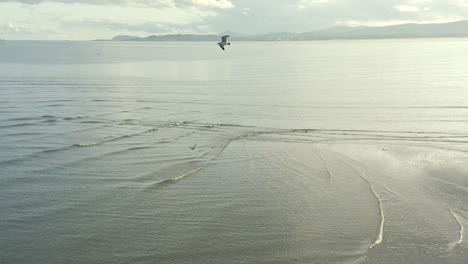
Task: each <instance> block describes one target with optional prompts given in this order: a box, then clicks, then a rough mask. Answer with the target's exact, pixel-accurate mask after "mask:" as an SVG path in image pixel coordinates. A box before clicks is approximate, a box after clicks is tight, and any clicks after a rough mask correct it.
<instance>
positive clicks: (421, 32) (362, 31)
mask: <svg viewBox="0 0 468 264" xmlns="http://www.w3.org/2000/svg"><path fill="white" fill-rule="evenodd" d="M221 35H230V36H231V39H232V40H236V41H301V40H331V39H396V38H463V37H468V20H463V21H458V22H450V23H439V24H415V23H411V24H401V25H394V26H382V27H365V26H362V27H346V26H337V27H332V28H327V29H322V30H316V31H310V32H304V33H290V32H281V33H267V34H261V35H244V34H239V33H235V32H230V31H228V32H224V33H221V34H218V35H216V34H209V35H196V34H169V35H152V36H148V37H144V38H141V37H136V36H116V37H114V38H113V39H111V40H98V41H217V40H219V37H220V36H221Z"/></svg>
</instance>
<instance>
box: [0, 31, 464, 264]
mask: <svg viewBox="0 0 468 264" xmlns="http://www.w3.org/2000/svg"><path fill="white" fill-rule="evenodd" d="M467 69H468V39H429V40H362V41H359V40H355V41H317V42H289V43H288V42H278V43H275V42H265V43H233V45H231V46H230V47H228V49H227V51H226V52H222V51H221V50H220V49H219V47H217V45H216V43H112V42H15V41H5V42H0V150H1V151H0V263H378V264H381V263H383V264H385V263H389V264H390V263H391V264H395V263H434V264H440V263H454V264H455V263H456V264H458V263H460V264H466V263H468V242H467V241H468V240H467V238H466V236H467V235H468V234H467V231H466V230H467V228H468V166H467V165H466V164H468V153H467V152H468V91H467V87H468V70H467ZM195 144H197V146H196V148H195V149H194V150H191V149H190V148H189V146H190V145H192V146H193V145H195ZM465 227H466V228H465Z"/></svg>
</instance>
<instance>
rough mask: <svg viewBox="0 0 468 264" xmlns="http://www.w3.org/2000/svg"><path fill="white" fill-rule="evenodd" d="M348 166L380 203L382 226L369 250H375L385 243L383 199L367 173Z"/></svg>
mask: <svg viewBox="0 0 468 264" xmlns="http://www.w3.org/2000/svg"><path fill="white" fill-rule="evenodd" d="M348 166H350V167H351V169H352V170H353V171H354V172H356V174H357V175H359V177H361V179H363V180H364V181H365V182H366V183H367V184H368V185H369V188H370V190H371V192H372V194H373V195H374V197H375V199H377V202H378V203H379V210H380V225H379V233H378V235H377V239H376V240H375V241H374V243H372V245H370V246H369V248H374V247H376V246H378V245H379V244H380V243H382V241H383V235H384V225H385V215H384V210H383V202H382V199H380V196H379V195H378V194H377V192H376V191H375V189H374V186H372V184H371V182H370V181H369V180H368V179H367V178H366V176H365V173H364V172H362V171H360V170H358V169H356V168H354V166H352V165H350V164H348Z"/></svg>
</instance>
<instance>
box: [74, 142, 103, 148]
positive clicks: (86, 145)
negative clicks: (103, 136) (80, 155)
mask: <svg viewBox="0 0 468 264" xmlns="http://www.w3.org/2000/svg"><path fill="white" fill-rule="evenodd" d="M99 144H101V142H88V143H78V144H73V146H75V147H91V146H96V145H99Z"/></svg>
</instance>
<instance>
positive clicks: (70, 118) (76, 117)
mask: <svg viewBox="0 0 468 264" xmlns="http://www.w3.org/2000/svg"><path fill="white" fill-rule="evenodd" d="M86 117H87V116H75V117H65V118H64V119H63V120H67V121H69V120H75V119H83V118H86Z"/></svg>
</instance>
